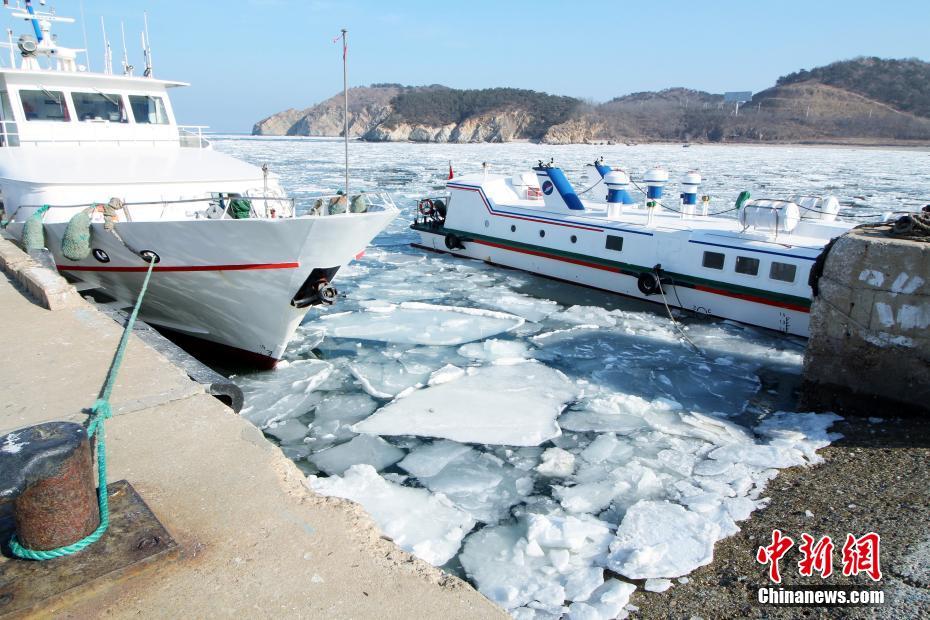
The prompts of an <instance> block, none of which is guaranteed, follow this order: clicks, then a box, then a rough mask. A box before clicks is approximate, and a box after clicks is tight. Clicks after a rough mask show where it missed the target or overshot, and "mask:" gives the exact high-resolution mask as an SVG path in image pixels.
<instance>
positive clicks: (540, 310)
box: [469, 288, 561, 323]
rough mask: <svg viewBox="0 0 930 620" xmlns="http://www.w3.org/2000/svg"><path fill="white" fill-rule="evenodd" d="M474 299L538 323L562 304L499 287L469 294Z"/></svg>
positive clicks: (484, 304)
mask: <svg viewBox="0 0 930 620" xmlns="http://www.w3.org/2000/svg"><path fill="white" fill-rule="evenodd" d="M469 299H471V300H472V301H474V302H476V303H479V304H481V305H482V306H486V307H489V308H493V309H495V310H501V311H503V312H509V313H510V314H515V315H517V316H522V317H523V318H524V319H526V320H527V321H533V322H534V323H538V322H539V321H542V320H543V319H545V318H546V317H548V316H549V315H550V314H552V313H553V312H556V311H557V310H559V309H560V307H561V306H559V304H557V303H555V302H554V301H550V300H548V299H539V298H538V297H530V296H529V295H523V294H521V293H514V292H504V291H501V290H499V289H496V288H495V289H490V288H488V289H482V290H478V291H474V292H472V293H471V294H469Z"/></svg>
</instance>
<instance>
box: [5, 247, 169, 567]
mask: <svg viewBox="0 0 930 620" xmlns="http://www.w3.org/2000/svg"><path fill="white" fill-rule="evenodd" d="M143 260H145V261H146V262H148V264H149V268H148V270H147V271H146V272H145V279H144V280H142V288H141V289H140V290H139V297H138V298H137V299H136V305H135V306H134V307H133V309H132V313H131V314H130V315H129V320H127V321H126V327H125V328H124V329H123V335H122V337H121V338H120V341H119V345H118V346H117V347H116V353H114V355H113V361H112V362H111V363H110V370H109V371H108V372H107V379H106V381H105V382H104V384H103V389H101V390H100V397H99V398H98V399H97V402H95V403H94V405H93V407H91V409H90V413H91V417H90V420H88V423H87V436H88V437H94V436H96V440H97V446H96V448H97V498H98V502H99V505H100V524H99V525H98V526H97V528H96V529H95V530H94V531H93V532H91V533H90V534H88V535H87V536H85V537H84V538H82V539H80V540H78V541H77V542H74V543H71V544H70V545H65V546H63V547H58V548H56V549H48V550H36V549H28V548H26V547H23V546H22V545H21V544H20V543H19V541H18V540H17V539H16V535H15V534H14V535H13V537H12V538H11V539H10V551H12V552H13V555H15V556H17V557H20V558H23V559H25V560H40V561H41V560H54V559H55V558H60V557H64V556H67V555H71V554H73V553H77V552H78V551H81V550H82V549H86V548H87V547H89V546H90V545H92V544H94V543H95V542H97V541H98V540H100V539H101V538H102V537H103V535H104V534H105V533H106V531H107V528H108V527H109V526H110V498H109V496H108V495H107V449H106V436H105V433H104V422H105V421H106V420H107V418H110V417H111V416H112V415H113V409H112V407H111V405H110V395H111V394H112V392H113V386H114V385H115V384H116V375H117V374H118V373H119V369H120V366H121V365H122V363H123V358H124V357H125V355H126V346H127V345H128V344H129V336H130V335H131V334H132V328H133V325H135V322H136V317H137V316H139V308H140V307H141V306H142V300H143V298H144V297H145V291H146V290H147V289H148V286H149V279H150V278H151V276H152V269H153V268H154V267H155V260H154V258H153V257H149V258H145V257H143Z"/></svg>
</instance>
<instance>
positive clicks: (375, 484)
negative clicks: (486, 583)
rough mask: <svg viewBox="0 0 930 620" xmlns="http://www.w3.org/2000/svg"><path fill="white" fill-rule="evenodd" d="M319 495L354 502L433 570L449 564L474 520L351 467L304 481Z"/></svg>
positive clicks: (434, 498)
mask: <svg viewBox="0 0 930 620" xmlns="http://www.w3.org/2000/svg"><path fill="white" fill-rule="evenodd" d="M307 484H308V485H309V486H310V488H311V489H313V490H314V491H316V492H317V493H320V494H322V495H330V496H335V497H342V498H345V499H349V500H352V501H354V502H358V503H359V504H361V505H362V507H363V508H364V509H365V511H366V512H367V513H368V514H369V515H371V517H372V518H373V519H374V520H375V522H377V524H378V527H380V528H381V530H382V531H383V532H384V533H385V535H387V536H389V537H390V538H391V539H392V540H393V541H394V542H395V543H396V544H397V545H398V546H399V547H401V548H402V549H405V550H407V551H409V552H411V553H413V554H415V555H416V556H417V557H420V558H423V559H424V560H426V561H427V562H429V563H430V564H433V565H434V566H441V565H443V564H445V563H446V562H448V561H449V560H450V559H451V558H452V557H453V556H454V555H455V554H456V552H457V551H458V550H459V547H460V546H461V544H462V539H463V538H464V537H465V535H466V534H468V532H470V531H471V529H472V528H473V527H474V525H475V521H474V519H472V517H471V516H470V515H468V514H467V513H465V512H464V511H462V510H459V509H458V508H456V507H455V506H453V505H452V503H451V502H450V501H449V500H448V499H446V498H445V497H444V496H442V495H435V494H433V493H430V492H429V491H427V490H426V489H414V488H410V487H404V486H400V485H398V484H394V483H393V482H388V481H387V480H385V479H384V478H382V477H381V476H379V475H378V472H376V471H375V469H374V468H373V467H372V466H370V465H354V466H352V467H350V468H349V469H348V470H347V471H346V473H345V474H344V475H343V476H342V477H339V476H332V477H329V478H320V477H318V476H308V477H307Z"/></svg>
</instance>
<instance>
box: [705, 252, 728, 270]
mask: <svg viewBox="0 0 930 620" xmlns="http://www.w3.org/2000/svg"><path fill="white" fill-rule="evenodd" d="M724 262H726V255H725V254H721V253H720V252H704V262H703V263H701V264H702V265H704V266H705V267H707V268H708V269H723V263H724Z"/></svg>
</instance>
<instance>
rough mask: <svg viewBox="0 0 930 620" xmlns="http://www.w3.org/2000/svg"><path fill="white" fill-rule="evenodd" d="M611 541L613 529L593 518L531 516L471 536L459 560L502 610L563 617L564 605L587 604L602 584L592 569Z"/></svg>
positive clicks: (596, 570) (599, 574) (599, 571)
mask: <svg viewBox="0 0 930 620" xmlns="http://www.w3.org/2000/svg"><path fill="white" fill-rule="evenodd" d="M610 539H611V533H610V528H609V526H608V525H607V524H606V523H604V522H603V521H600V520H598V519H595V518H594V517H592V516H590V515H579V516H573V515H564V514H559V513H551V514H546V515H542V514H535V513H529V514H525V515H523V516H521V517H520V518H519V519H518V521H517V523H516V524H514V525H499V526H495V527H487V528H484V529H483V530H480V531H478V532H476V533H475V534H472V535H471V536H469V537H468V539H467V540H466V541H465V546H464V548H463V550H462V552H461V554H459V559H460V560H461V562H462V566H463V567H464V568H465V572H466V573H467V574H468V576H469V577H470V578H471V579H472V580H474V582H475V583H476V584H477V586H478V590H479V591H480V592H481V593H482V594H484V595H485V596H487V597H488V598H490V599H491V600H492V601H494V602H495V603H497V604H498V605H500V606H501V607H503V608H504V609H507V610H514V609H516V608H518V607H524V606H529V607H530V608H532V609H535V610H539V611H542V612H546V613H551V614H559V613H561V610H562V605H563V604H564V602H565V601H567V600H568V601H582V602H583V601H587V600H588V599H589V598H590V597H591V596H592V594H593V593H594V592H596V591H597V590H598V588H599V587H600V586H601V585H602V584H603V583H604V575H603V572H604V571H603V569H601V568H598V567H596V566H594V564H596V563H599V562H602V561H603V558H604V554H605V552H606V550H607V544H608V542H609V541H610ZM608 598H609V597H608ZM621 607H622V605H621Z"/></svg>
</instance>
